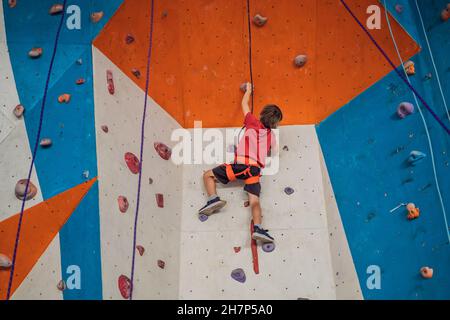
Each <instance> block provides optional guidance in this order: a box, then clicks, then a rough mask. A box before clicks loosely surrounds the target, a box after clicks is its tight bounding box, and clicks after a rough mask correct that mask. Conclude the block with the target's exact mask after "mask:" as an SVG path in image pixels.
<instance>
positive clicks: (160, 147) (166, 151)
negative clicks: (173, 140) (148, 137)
mask: <svg viewBox="0 0 450 320" xmlns="http://www.w3.org/2000/svg"><path fill="white" fill-rule="evenodd" d="M153 146H154V147H155V150H156V152H158V154H159V156H160V157H161V158H163V159H164V160H169V159H170V156H171V155H172V150H170V148H169V147H168V146H166V145H165V144H164V143H161V142H155V143H154V144H153Z"/></svg>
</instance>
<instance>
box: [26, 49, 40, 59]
mask: <svg viewBox="0 0 450 320" xmlns="http://www.w3.org/2000/svg"><path fill="white" fill-rule="evenodd" d="M41 55H42V48H32V49H31V50H30V51H29V52H28V56H29V57H30V58H33V59H36V58H39V57H40V56H41Z"/></svg>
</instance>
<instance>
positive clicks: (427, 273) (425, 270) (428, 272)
mask: <svg viewBox="0 0 450 320" xmlns="http://www.w3.org/2000/svg"><path fill="white" fill-rule="evenodd" d="M420 274H421V275H422V278H424V279H431V278H433V269H431V268H430V267H422V268H420Z"/></svg>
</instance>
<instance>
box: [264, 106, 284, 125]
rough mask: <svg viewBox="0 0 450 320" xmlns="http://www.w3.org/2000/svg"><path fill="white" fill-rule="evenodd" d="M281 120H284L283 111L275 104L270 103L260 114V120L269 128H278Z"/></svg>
mask: <svg viewBox="0 0 450 320" xmlns="http://www.w3.org/2000/svg"><path fill="white" fill-rule="evenodd" d="M281 120H283V113H282V112H281V109H280V108H279V107H278V106H277V105H275V104H268V105H267V106H265V107H264V108H263V109H262V111H261V113H260V114H259V121H261V123H262V124H263V126H265V127H266V128H269V129H276V127H277V126H278V123H280V121H281Z"/></svg>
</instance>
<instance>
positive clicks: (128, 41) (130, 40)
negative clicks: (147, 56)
mask: <svg viewBox="0 0 450 320" xmlns="http://www.w3.org/2000/svg"><path fill="white" fill-rule="evenodd" d="M133 42H134V37H133V35H131V34H127V36H126V37H125V43H126V44H131V43H133Z"/></svg>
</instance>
